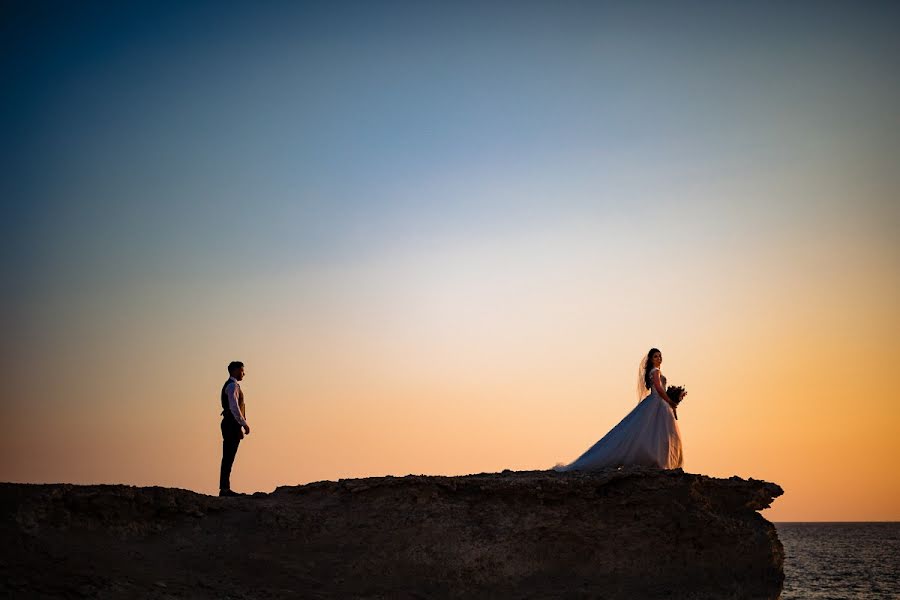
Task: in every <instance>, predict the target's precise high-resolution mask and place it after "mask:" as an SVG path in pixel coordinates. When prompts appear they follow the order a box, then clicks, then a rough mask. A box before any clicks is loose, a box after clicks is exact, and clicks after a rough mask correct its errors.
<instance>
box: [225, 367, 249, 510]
mask: <svg viewBox="0 0 900 600" xmlns="http://www.w3.org/2000/svg"><path fill="white" fill-rule="evenodd" d="M228 375H229V377H228V381H226V382H225V385H223V386H222V467H221V469H220V470H219V495H220V496H240V495H241V494H238V493H237V492H233V491H231V466H232V465H233V464H234V457H235V455H236V454H237V449H238V445H239V444H240V443H241V439H243V437H244V434H245V433H246V434H247V435H250V426H249V425H247V419H246V414H247V409H246V408H245V407H244V392H242V391H241V383H240V381H241V380H242V379H243V378H244V363H242V362H240V361H233V362H231V363H229V364H228Z"/></svg>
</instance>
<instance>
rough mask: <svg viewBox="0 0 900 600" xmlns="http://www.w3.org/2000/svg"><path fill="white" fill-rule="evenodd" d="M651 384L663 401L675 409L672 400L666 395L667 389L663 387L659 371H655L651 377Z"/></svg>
mask: <svg viewBox="0 0 900 600" xmlns="http://www.w3.org/2000/svg"><path fill="white" fill-rule="evenodd" d="M650 383H651V384H652V385H653V388H654V389H655V390H656V393H657V394H659V395H660V396H662V399H663V400H665V401H666V403H667V404H668V405H669V406H671V407H672V408H675V407H674V405H673V404H672V400H670V399H669V397H668V396H667V395H666V388H665V387H664V386H663V384H662V382H661V381H660V380H659V371H653V374H652V375H651V376H650Z"/></svg>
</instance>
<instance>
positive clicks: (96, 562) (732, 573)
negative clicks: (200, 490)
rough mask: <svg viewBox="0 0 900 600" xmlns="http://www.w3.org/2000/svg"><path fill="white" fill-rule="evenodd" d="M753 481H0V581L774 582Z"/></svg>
mask: <svg viewBox="0 0 900 600" xmlns="http://www.w3.org/2000/svg"><path fill="white" fill-rule="evenodd" d="M781 494H782V490H781V488H780V487H779V486H777V485H775V484H773V483H767V482H764V481H757V480H753V479H750V480H744V479H740V478H737V477H732V478H731V479H715V478H711V477H706V476H703V475H693V474H688V473H684V472H682V471H681V470H680V469H676V470H673V471H660V470H651V469H641V468H636V469H622V470H608V471H601V472H597V473H577V472H576V473H556V472H552V471H529V472H509V471H504V472H503V473H493V474H481V475H468V476H463V477H432V476H407V477H379V478H370V479H352V480H341V481H338V482H320V483H312V484H309V485H304V486H297V487H279V488H278V489H276V490H275V491H274V492H273V493H271V494H257V495H255V496H252V497H242V498H217V497H212V496H204V495H202V494H197V493H194V492H189V491H186V490H180V489H169V488H159V487H152V488H135V487H128V486H121V485H92V486H76V485H68V484H61V485H26V484H9V483H6V484H0V535H2V539H3V543H2V546H0V547H2V550H0V577H2V579H0V581H2V583H0V596H2V597H13V598H15V597H32V596H39V597H50V598H53V597H66V598H69V597H98V598H136V597H143V598H273V597H309V598H317V597H340V598H346V597H372V598H378V597H385V598H387V597H390V598H431V597H437V598H442V597H472V596H482V597H484V596H488V597H495V598H500V597H503V598H506V597H515V598H526V597H540V598H546V597H599V598H716V599H723V598H777V597H778V596H779V594H780V592H781V587H782V582H783V579H784V575H783V571H782V563H783V558H784V551H783V549H782V546H781V543H780V542H779V541H778V537H777V535H776V533H775V528H774V527H773V526H772V524H771V523H769V522H768V521H766V520H765V519H764V518H763V517H762V516H761V515H760V514H759V513H758V512H757V511H758V510H760V509H763V508H766V507H767V506H769V504H770V503H771V502H772V500H773V499H774V498H775V497H777V496H779V495H781Z"/></svg>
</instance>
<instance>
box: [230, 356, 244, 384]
mask: <svg viewBox="0 0 900 600" xmlns="http://www.w3.org/2000/svg"><path fill="white" fill-rule="evenodd" d="M228 374H229V375H231V376H232V377H234V378H235V379H237V380H238V381H240V380H241V379H243V378H244V363H242V362H241V361H239V360H233V361H231V362H230V363H228Z"/></svg>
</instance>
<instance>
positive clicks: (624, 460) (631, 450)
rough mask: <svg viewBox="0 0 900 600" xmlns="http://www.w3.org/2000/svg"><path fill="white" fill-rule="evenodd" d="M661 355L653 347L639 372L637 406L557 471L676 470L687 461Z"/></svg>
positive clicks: (642, 362) (559, 466)
mask: <svg viewBox="0 0 900 600" xmlns="http://www.w3.org/2000/svg"><path fill="white" fill-rule="evenodd" d="M661 364H662V353H661V352H660V351H659V350H657V349H656V348H651V349H650V352H648V353H647V356H645V357H644V359H643V360H642V361H641V367H640V370H639V371H638V386H637V389H638V397H639V398H641V400H640V402H639V403H638V405H637V406H636V407H635V409H634V410H632V411H631V412H630V413H628V415H627V416H626V417H625V418H624V419H622V420H621V421H620V422H619V424H618V425H616V426H615V427H613V428H612V429H611V430H610V432H609V433H607V434H606V435H605V436H603V438H601V439H600V441H599V442H597V443H596V444H594V445H593V446H591V447H590V448H589V449H588V451H587V452H585V453H584V454H582V455H581V456H579V457H578V458H577V459H576V460H575V461H574V462H572V463H570V464H568V465H557V466H556V467H555V468H556V470H557V471H589V470H595V469H603V468H606V467H620V466H629V465H642V466H650V467H659V468H661V469H675V468H678V467H680V466H681V465H682V464H683V462H684V460H683V457H682V455H681V434H680V433H679V431H678V422H677V421H676V420H675V414H674V412H673V410H672V401H671V400H670V399H669V397H668V396H667V395H666V378H665V376H664V375H663V374H662V373H661V372H660V370H659V367H660V365H661Z"/></svg>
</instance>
